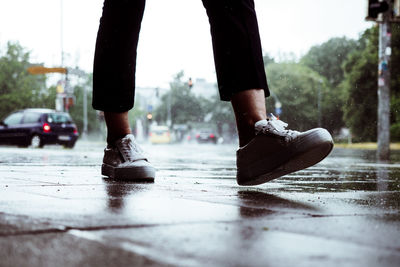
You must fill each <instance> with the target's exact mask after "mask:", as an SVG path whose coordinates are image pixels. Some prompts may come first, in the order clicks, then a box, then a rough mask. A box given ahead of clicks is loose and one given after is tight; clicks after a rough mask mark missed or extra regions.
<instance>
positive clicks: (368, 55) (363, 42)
mask: <svg viewBox="0 0 400 267" xmlns="http://www.w3.org/2000/svg"><path fill="white" fill-rule="evenodd" d="M358 42H359V49H357V50H355V51H353V52H352V53H351V54H350V56H349V57H348V59H347V60H346V62H345V63H344V66H343V68H344V71H345V79H344V81H343V83H342V87H343V92H344V96H345V99H346V103H345V105H344V120H345V122H346V125H347V126H348V127H349V128H350V129H351V132H352V134H353V137H354V139H355V140H356V141H375V140H376V132H377V130H376V129H377V126H376V125H377V79H378V73H377V66H378V27H373V28H371V29H368V30H366V31H365V32H364V33H363V35H362V36H361V38H360V40H359V41H358Z"/></svg>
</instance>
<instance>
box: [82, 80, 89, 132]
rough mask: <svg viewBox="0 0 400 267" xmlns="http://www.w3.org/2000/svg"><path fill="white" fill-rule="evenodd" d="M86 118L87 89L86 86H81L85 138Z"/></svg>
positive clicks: (86, 130) (86, 129)
mask: <svg viewBox="0 0 400 267" xmlns="http://www.w3.org/2000/svg"><path fill="white" fill-rule="evenodd" d="M87 132H88V119H87V91H86V86H83V134H82V137H83V139H86V138H87Z"/></svg>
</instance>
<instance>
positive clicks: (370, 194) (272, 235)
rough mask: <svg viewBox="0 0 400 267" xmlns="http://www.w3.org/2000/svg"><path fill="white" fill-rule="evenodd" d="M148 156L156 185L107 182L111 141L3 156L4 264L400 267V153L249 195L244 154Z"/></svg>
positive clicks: (160, 149) (218, 149)
mask: <svg viewBox="0 0 400 267" xmlns="http://www.w3.org/2000/svg"><path fill="white" fill-rule="evenodd" d="M142 147H143V148H144V149H145V150H146V151H147V153H148V155H149V158H150V159H151V161H152V163H153V164H154V165H155V166H156V168H157V169H158V172H157V176H156V180H155V182H154V183H128V182H122V181H114V180H109V179H106V178H104V177H102V176H101V174H100V167H101V159H102V150H103V143H102V142H82V141H79V142H78V143H77V146H76V148H74V149H73V150H68V149H63V148H62V147H58V146H48V147H45V148H44V149H29V148H28V149H23V148H15V147H0V248H1V249H0V266H400V212H399V211H400V151H393V152H392V158H391V161H389V162H377V161H376V159H375V151H373V150H350V149H339V148H335V149H334V150H333V152H332V153H331V155H330V156H329V157H328V158H327V159H325V160H324V161H322V162H321V163H319V164H317V165H316V166H314V167H311V168H309V169H306V170H303V171H300V172H297V173H295V174H291V175H287V176H284V177H282V178H280V179H277V180H274V181H271V182H269V183H266V184H263V185H260V186H254V187H242V186H238V185H237V184H236V181H235V175H236V173H235V150H236V146H235V145H211V144H210V145H208V144H205V145H198V144H182V145H150V144H143V146H142Z"/></svg>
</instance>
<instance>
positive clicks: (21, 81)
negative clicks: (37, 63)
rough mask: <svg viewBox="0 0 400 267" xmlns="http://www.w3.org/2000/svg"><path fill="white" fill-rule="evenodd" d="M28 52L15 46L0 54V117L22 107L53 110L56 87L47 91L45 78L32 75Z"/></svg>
mask: <svg viewBox="0 0 400 267" xmlns="http://www.w3.org/2000/svg"><path fill="white" fill-rule="evenodd" d="M29 56H30V55H29V52H27V51H25V49H24V48H23V47H22V46H21V45H20V44H18V43H11V42H8V43H7V47H6V49H5V51H0V117H1V118H3V117H4V116H5V115H6V114H8V113H10V112H12V111H15V110H18V109H23V108H34V107H41V108H54V96H55V88H54V87H51V88H50V89H49V90H48V89H47V88H46V77H45V76H44V75H31V74H29V73H28V71H27V68H28V67H29V66H30V62H29Z"/></svg>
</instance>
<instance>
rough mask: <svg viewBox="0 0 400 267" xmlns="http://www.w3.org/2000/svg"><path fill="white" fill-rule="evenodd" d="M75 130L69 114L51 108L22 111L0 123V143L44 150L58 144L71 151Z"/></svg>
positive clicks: (76, 132) (74, 140)
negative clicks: (45, 146)
mask: <svg viewBox="0 0 400 267" xmlns="http://www.w3.org/2000/svg"><path fill="white" fill-rule="evenodd" d="M77 139H78V130H77V128H76V125H75V123H74V122H73V121H72V119H71V117H70V115H69V114H68V113H66V112H57V111H55V110H52V109H37V108H31V109H24V110H19V111H16V112H13V113H11V114H10V115H8V116H7V117H6V118H5V119H4V120H2V121H1V122H0V144H6V145H18V146H22V147H28V146H32V147H43V146H44V145H47V144H61V145H63V146H64V147H67V148H73V147H74V145H75V142H76V140H77Z"/></svg>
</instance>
